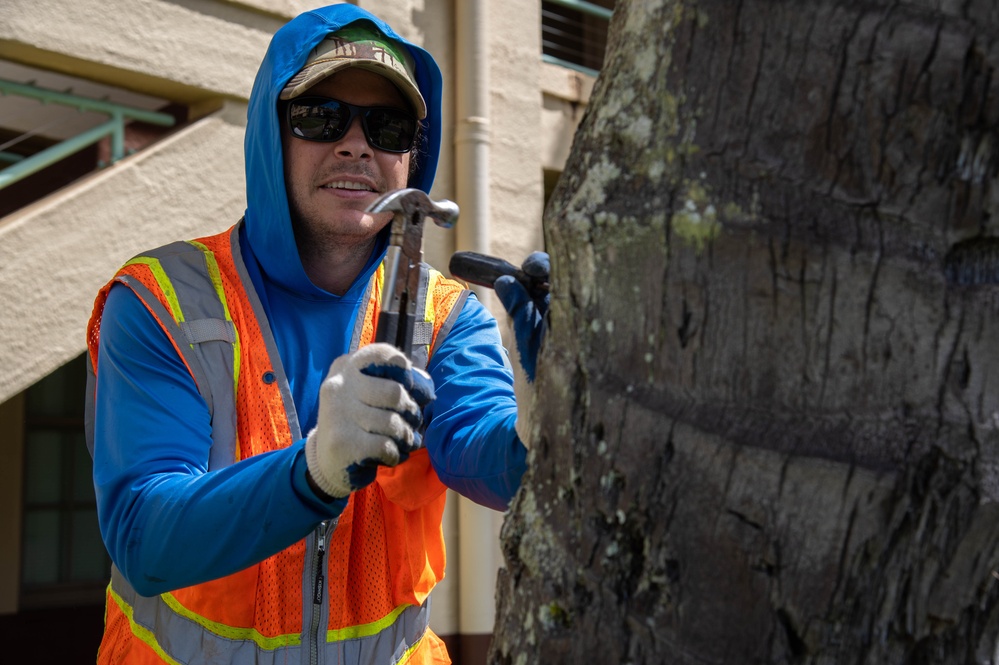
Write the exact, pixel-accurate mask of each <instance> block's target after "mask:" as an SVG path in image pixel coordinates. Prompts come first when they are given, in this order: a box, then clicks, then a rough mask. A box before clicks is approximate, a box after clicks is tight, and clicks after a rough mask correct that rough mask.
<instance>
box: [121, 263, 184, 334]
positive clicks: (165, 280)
mask: <svg viewBox="0 0 999 665" xmlns="http://www.w3.org/2000/svg"><path fill="white" fill-rule="evenodd" d="M125 265H126V266H131V265H144V266H146V267H147V268H149V271H150V272H151V273H153V279H155V280H156V283H157V284H159V286H160V290H161V291H162V292H163V295H164V297H166V299H167V303H168V304H169V305H170V311H171V313H172V314H173V320H174V321H176V322H177V323H180V322H181V321H183V320H184V312H183V311H181V309H180V301H179V300H178V299H177V292H176V291H174V288H173V282H171V281H170V278H169V277H167V274H166V271H165V270H163V266H162V265H160V261H159V259H154V258H152V257H150V256H137V257H135V258H134V259H132V260H130V261H128V262H127V263H125Z"/></svg>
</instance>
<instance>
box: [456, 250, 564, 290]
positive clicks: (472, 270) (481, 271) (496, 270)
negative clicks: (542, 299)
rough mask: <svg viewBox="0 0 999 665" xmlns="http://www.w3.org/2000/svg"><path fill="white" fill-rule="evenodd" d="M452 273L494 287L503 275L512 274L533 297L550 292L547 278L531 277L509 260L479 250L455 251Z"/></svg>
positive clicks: (471, 282) (465, 279) (466, 279)
mask: <svg viewBox="0 0 999 665" xmlns="http://www.w3.org/2000/svg"><path fill="white" fill-rule="evenodd" d="M448 269H449V270H450V271H451V275H452V276H454V277H457V278H458V279H462V280H464V281H466V282H468V283H470V284H478V285H479V286H487V287H489V288H490V289H491V288H493V284H494V283H495V282H496V280H497V279H499V278H500V277H502V276H503V275H511V276H512V277H514V278H516V280H517V281H518V282H520V283H521V284H523V285H524V288H525V289H527V292H528V293H530V294H531V297H537V296H538V295H544V294H545V293H548V290H549V285H548V282H547V281H546V280H542V279H538V278H535V277H531V276H530V275H528V274H526V273H525V272H524V271H523V270H521V269H520V268H518V267H517V266H515V265H513V264H512V263H510V262H509V261H504V260H503V259H499V258H496V257H495V256H489V255H487V254H479V253H478V252H455V253H454V254H452V255H451V262H450V263H449V264H448Z"/></svg>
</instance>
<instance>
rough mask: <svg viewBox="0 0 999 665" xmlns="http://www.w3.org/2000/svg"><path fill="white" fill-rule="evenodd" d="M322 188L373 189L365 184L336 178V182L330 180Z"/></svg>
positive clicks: (368, 190)
mask: <svg viewBox="0 0 999 665" xmlns="http://www.w3.org/2000/svg"><path fill="white" fill-rule="evenodd" d="M323 189H358V190H363V191H367V192H370V191H374V190H372V189H371V188H370V187H368V186H367V185H365V184H362V183H359V182H348V181H346V180H338V181H337V182H331V183H329V184H328V185H323Z"/></svg>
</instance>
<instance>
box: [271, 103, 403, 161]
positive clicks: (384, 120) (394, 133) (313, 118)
mask: <svg viewBox="0 0 999 665" xmlns="http://www.w3.org/2000/svg"><path fill="white" fill-rule="evenodd" d="M355 116H360V118H361V127H362V128H363V129H364V136H365V138H366V139H368V143H369V144H370V145H371V147H373V148H377V149H379V150H384V151H385V152H409V151H410V150H412V149H413V142H414V141H415V140H416V128H417V126H418V123H417V120H416V118H415V117H414V116H413V115H412V114H410V113H408V112H406V111H403V110H402V109H396V108H390V107H382V106H354V105H353V104H348V103H347V102H341V101H340V100H339V99H330V98H329V97H302V98H296V99H293V100H291V101H289V102H288V126H289V127H290V128H291V134H292V136H295V137H297V138H300V139H305V140H306V141H320V142H323V143H333V142H334V141H339V140H340V139H341V138H343V135H344V134H346V133H347V130H348V129H350V123H352V122H353V121H354V117H355Z"/></svg>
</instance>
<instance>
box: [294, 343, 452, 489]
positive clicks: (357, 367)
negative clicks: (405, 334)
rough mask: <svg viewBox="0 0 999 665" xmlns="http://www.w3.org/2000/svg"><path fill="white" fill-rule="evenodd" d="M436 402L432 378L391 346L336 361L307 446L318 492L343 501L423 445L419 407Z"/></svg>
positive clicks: (368, 348)
mask: <svg viewBox="0 0 999 665" xmlns="http://www.w3.org/2000/svg"><path fill="white" fill-rule="evenodd" d="M433 399H434V385H433V381H432V380H431V379H430V375H429V374H427V373H426V372H424V371H423V370H421V369H417V368H414V367H413V365H412V363H411V362H410V361H409V358H407V357H406V356H405V355H404V354H403V353H402V352H401V351H399V350H398V349H396V348H395V347H394V346H391V345H389V344H371V345H369V346H365V347H363V348H361V349H358V350H357V351H355V352H354V353H351V354H348V355H345V356H340V357H339V358H337V359H336V361H334V362H333V365H332V366H331V367H330V371H329V374H328V375H327V376H326V379H325V380H324V381H323V383H322V386H321V387H320V389H319V416H318V418H317V419H316V427H315V429H313V430H312V431H311V432H309V435H308V437H307V439H306V442H305V460H306V464H307V466H308V470H309V475H310V476H312V480H313V481H314V482H315V484H316V486H317V487H319V489H321V490H322V491H323V492H325V493H326V494H328V495H329V496H331V497H333V498H343V497H345V496H348V495H349V494H350V493H351V492H352V491H354V490H357V489H361V488H362V487H365V486H367V485H368V484H370V483H371V482H372V481H374V479H375V475H376V474H377V472H378V465H380V464H384V465H386V466H395V465H396V464H399V463H400V462H404V461H405V460H406V459H407V458H408V457H409V454H410V453H411V452H412V451H413V450H416V449H417V448H419V447H420V446H421V445H422V439H421V437H420V434H419V431H418V430H419V428H420V425H421V424H422V421H423V407H425V406H426V405H427V404H429V403H430V402H431V401H432V400H433Z"/></svg>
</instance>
